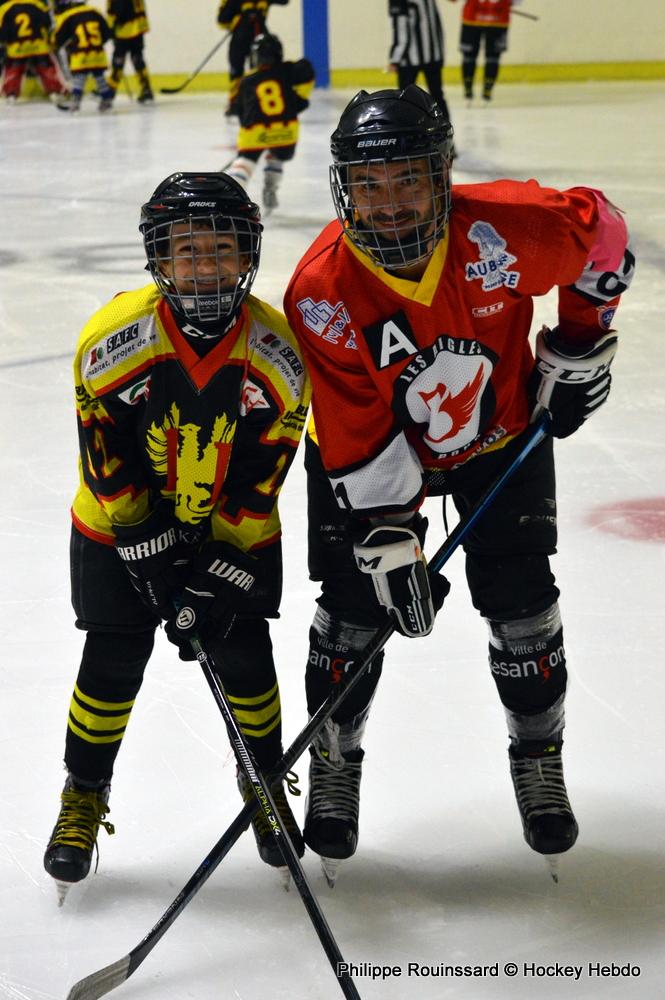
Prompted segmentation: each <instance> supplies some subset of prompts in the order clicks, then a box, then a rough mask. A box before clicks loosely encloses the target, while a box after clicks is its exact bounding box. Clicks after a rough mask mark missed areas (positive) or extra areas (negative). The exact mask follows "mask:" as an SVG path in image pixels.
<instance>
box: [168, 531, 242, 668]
mask: <svg viewBox="0 0 665 1000" xmlns="http://www.w3.org/2000/svg"><path fill="white" fill-rule="evenodd" d="M257 566H258V560H256V559H254V558H253V557H252V556H250V555H248V554H247V553H246V552H243V551H242V550H241V549H238V548H236V547H235V545H230V544H229V543H228V542H206V543H205V545H204V546H203V547H202V549H201V552H200V554H199V555H198V556H197V557H196V559H195V560H194V562H193V564H192V567H191V572H190V574H189V576H188V578H187V585H186V587H185V589H184V590H183V591H182V593H181V594H180V595H179V597H178V612H177V614H176V615H175V616H174V615H173V605H171V611H170V616H171V617H170V620H169V621H168V622H167V623H166V634H167V636H168V637H169V639H170V640H171V642H173V643H175V645H176V646H179V647H180V657H181V659H183V660H191V659H194V656H193V654H192V652H191V645H190V640H191V638H192V637H193V636H196V637H197V638H200V639H204V638H206V637H209V636H211V635H221V636H225V635H227V634H228V632H229V630H230V629H231V626H232V625H233V622H234V621H235V618H236V615H237V614H239V613H242V612H243V611H246V610H248V609H249V610H250V613H251V608H252V604H253V603H254V602H253V600H252V599H253V597H254V592H255V591H256V590H257V589H258V588H257V586H256V572H257ZM259 613H260V610H259Z"/></svg>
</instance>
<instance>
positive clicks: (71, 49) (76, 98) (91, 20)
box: [53, 0, 115, 111]
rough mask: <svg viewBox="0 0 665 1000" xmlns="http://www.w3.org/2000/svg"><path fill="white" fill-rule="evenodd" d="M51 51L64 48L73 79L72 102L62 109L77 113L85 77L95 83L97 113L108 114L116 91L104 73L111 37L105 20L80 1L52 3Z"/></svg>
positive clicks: (71, 0)
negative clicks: (107, 45) (53, 8)
mask: <svg viewBox="0 0 665 1000" xmlns="http://www.w3.org/2000/svg"><path fill="white" fill-rule="evenodd" d="M55 14H56V18H55V28H54V29H53V45H54V48H55V49H56V50H57V49H61V48H64V49H65V51H66V52H67V59H68V61H69V71H70V73H71V77H72V92H71V100H70V101H69V103H68V104H67V105H66V106H63V105H58V107H61V108H62V110H67V111H78V110H79V108H80V107H81V100H82V99H83V91H84V89H85V84H86V80H87V79H88V76H89V75H90V76H92V78H93V80H94V82H95V91H96V93H97V96H98V97H99V110H100V111H108V110H109V108H110V107H112V105H113V98H114V96H115V91H114V90H113V88H112V87H110V86H109V84H108V82H107V80H106V77H105V76H104V71H105V70H106V69H108V65H109V63H108V59H107V58H106V52H105V51H104V45H105V44H106V42H108V41H109V39H110V38H112V33H111V29H110V28H109V26H108V23H107V21H106V18H105V17H104V15H103V14H101V13H100V11H98V10H97V9H96V8H95V7H93V6H92V5H91V4H87V3H79V0H55Z"/></svg>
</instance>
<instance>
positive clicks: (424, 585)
mask: <svg viewBox="0 0 665 1000" xmlns="http://www.w3.org/2000/svg"><path fill="white" fill-rule="evenodd" d="M426 531H427V520H426V518H424V517H421V516H420V514H416V515H415V517H414V518H413V520H412V521H411V522H410V524H409V525H396V524H395V525H393V524H382V525H377V526H376V527H374V528H371V529H370V530H369V532H368V533H367V534H366V535H365V537H364V538H363V540H362V541H361V542H357V543H356V544H355V545H354V546H353V554H354V556H355V560H356V565H357V567H358V569H359V570H360V571H361V573H369V574H370V575H371V577H372V582H373V584H374V590H375V591H376V596H377V598H378V601H379V604H381V605H382V606H383V607H384V608H387V609H388V611H389V613H390V614H391V615H392V616H393V617H394V618H395V625H396V628H397V629H398V631H399V632H401V633H402V635H405V636H408V637H409V638H416V637H417V636H420V635H428V634H429V633H430V632H431V631H432V627H433V625H434V618H435V615H436V613H437V611H438V610H439V609H440V608H441V606H442V604H443V601H444V599H445V597H446V594H447V593H448V591H449V590H450V584H449V583H448V581H447V580H446V578H445V577H444V576H441V575H439V574H432V575H431V576H430V574H429V573H428V572H427V562H426V560H425V556H424V555H423V549H422V547H423V542H424V540H425V532H426Z"/></svg>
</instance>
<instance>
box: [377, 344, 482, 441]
mask: <svg viewBox="0 0 665 1000" xmlns="http://www.w3.org/2000/svg"><path fill="white" fill-rule="evenodd" d="M496 362H497V357H496V355H495V354H494V353H493V352H491V351H490V350H489V349H488V348H487V347H485V346H484V345H482V344H481V343H480V342H478V341H468V340H464V339H458V338H456V337H448V336H443V335H442V336H441V337H439V338H437V341H436V342H435V343H434V344H433V345H432V346H431V347H428V348H426V349H425V350H423V351H421V352H420V353H419V354H417V355H416V356H415V357H414V358H413V359H412V361H410V362H409V364H407V365H406V366H405V368H404V369H403V371H402V374H401V375H400V376H399V378H398V379H397V381H396V383H395V403H397V410H398V411H399V410H400V409H402V407H403V408H404V410H405V411H406V413H407V414H408V417H409V419H410V420H411V421H412V422H413V423H416V424H421V425H424V429H423V432H422V439H423V441H424V443H425V444H426V445H427V447H428V448H430V449H431V451H433V452H434V453H435V454H436V455H456V454H460V453H461V452H463V451H466V450H467V449H468V448H470V447H472V446H473V445H474V444H476V443H477V442H478V441H480V440H481V438H482V433H483V430H484V428H485V427H486V426H487V423H488V420H489V419H490V416H491V414H492V413H493V412H494V407H495V398H494V391H493V389H492V384H491V376H492V372H493V370H494V366H495V364H496ZM400 397H401V399H400ZM398 400H400V402H399V403H398ZM400 404H401V405H400Z"/></svg>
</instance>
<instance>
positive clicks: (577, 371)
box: [533, 326, 617, 438]
mask: <svg viewBox="0 0 665 1000" xmlns="http://www.w3.org/2000/svg"><path fill="white" fill-rule="evenodd" d="M616 349H617V338H616V335H615V334H614V333H607V334H605V336H604V337H601V338H600V340H597V341H596V342H595V343H594V344H592V345H591V346H587V347H584V348H581V349H579V351H578V350H576V348H575V347H574V346H571V345H570V344H565V343H564V342H562V341H561V339H560V338H559V336H558V328H555V329H554V330H548V329H547V327H546V326H544V327H543V328H542V330H541V331H540V332H539V334H538V336H537V338H536V367H535V369H534V375H533V378H534V384H535V395H536V399H537V401H538V402H539V403H540V405H541V406H543V407H544V408H545V409H546V410H549V412H550V414H551V417H552V434H553V435H554V436H555V437H558V438H565V437H568V435H569V434H572V433H573V432H574V431H576V430H577V429H578V427H581V426H582V424H583V423H584V421H585V420H586V419H587V418H588V417H590V416H591V414H592V413H594V412H595V411H596V410H597V409H598V407H599V406H602V404H603V403H604V402H605V400H606V399H607V397H608V395H609V391H610V385H611V382H612V376H611V375H610V365H611V364H612V361H613V359H614V355H615V354H616Z"/></svg>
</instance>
